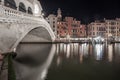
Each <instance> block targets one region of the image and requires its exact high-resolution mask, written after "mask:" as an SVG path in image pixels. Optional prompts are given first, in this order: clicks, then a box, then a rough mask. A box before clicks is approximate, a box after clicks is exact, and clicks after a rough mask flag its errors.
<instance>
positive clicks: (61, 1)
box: [40, 0, 120, 23]
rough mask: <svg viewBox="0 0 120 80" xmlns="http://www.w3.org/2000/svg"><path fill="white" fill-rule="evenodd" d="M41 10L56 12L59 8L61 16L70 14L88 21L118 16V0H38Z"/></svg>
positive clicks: (119, 12)
mask: <svg viewBox="0 0 120 80" xmlns="http://www.w3.org/2000/svg"><path fill="white" fill-rule="evenodd" d="M40 2H41V5H42V7H43V12H44V13H45V14H46V15H48V14H50V13H54V14H56V11H57V9H58V8H61V10H62V15H63V16H72V17H75V18H77V19H78V20H81V21H82V23H88V22H91V21H93V20H97V19H103V18H104V17H105V18H107V19H114V18H116V17H120V2H119V0H40Z"/></svg>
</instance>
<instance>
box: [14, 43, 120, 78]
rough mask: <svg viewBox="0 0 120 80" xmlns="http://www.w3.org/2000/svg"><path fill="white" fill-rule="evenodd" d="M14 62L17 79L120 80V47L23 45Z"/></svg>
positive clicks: (104, 45)
mask: <svg viewBox="0 0 120 80" xmlns="http://www.w3.org/2000/svg"><path fill="white" fill-rule="evenodd" d="M13 62H14V67H15V72H16V75H17V80H45V79H46V80H120V77H119V74H120V44H108V45H106V44H94V45H92V44H86V43H85V44H79V43H70V44H64V43H61V44H53V45H52V44H20V45H19V46H18V48H17V57H16V58H15V59H14V61H13ZM51 63H52V64H51ZM46 75H47V76H46Z"/></svg>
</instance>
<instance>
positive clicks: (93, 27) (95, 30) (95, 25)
mask: <svg viewBox="0 0 120 80" xmlns="http://www.w3.org/2000/svg"><path fill="white" fill-rule="evenodd" d="M105 35H106V26H105V23H104V22H99V21H95V22H92V23H90V24H89V25H88V36H89V37H93V38H94V37H97V36H101V37H105Z"/></svg>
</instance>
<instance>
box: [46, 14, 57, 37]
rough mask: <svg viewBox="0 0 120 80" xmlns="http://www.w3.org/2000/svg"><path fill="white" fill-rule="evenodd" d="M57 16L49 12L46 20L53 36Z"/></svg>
mask: <svg viewBox="0 0 120 80" xmlns="http://www.w3.org/2000/svg"><path fill="white" fill-rule="evenodd" d="M57 19H58V18H57V16H56V15H54V14H50V15H49V16H48V17H47V18H46V20H47V22H48V23H49V24H50V26H51V28H52V30H53V32H54V34H55V36H57Z"/></svg>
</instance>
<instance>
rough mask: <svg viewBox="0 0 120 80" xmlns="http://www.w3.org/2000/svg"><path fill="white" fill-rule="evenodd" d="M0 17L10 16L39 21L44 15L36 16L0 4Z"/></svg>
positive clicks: (11, 17)
mask: <svg viewBox="0 0 120 80" xmlns="http://www.w3.org/2000/svg"><path fill="white" fill-rule="evenodd" d="M0 17H3V18H10V19H22V20H26V19H27V20H31V21H33V20H34V21H39V20H40V19H42V18H43V17H42V15H41V16H39V17H35V16H33V15H30V14H27V13H24V12H21V11H18V10H14V9H12V8H9V7H6V6H3V5H0Z"/></svg>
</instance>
